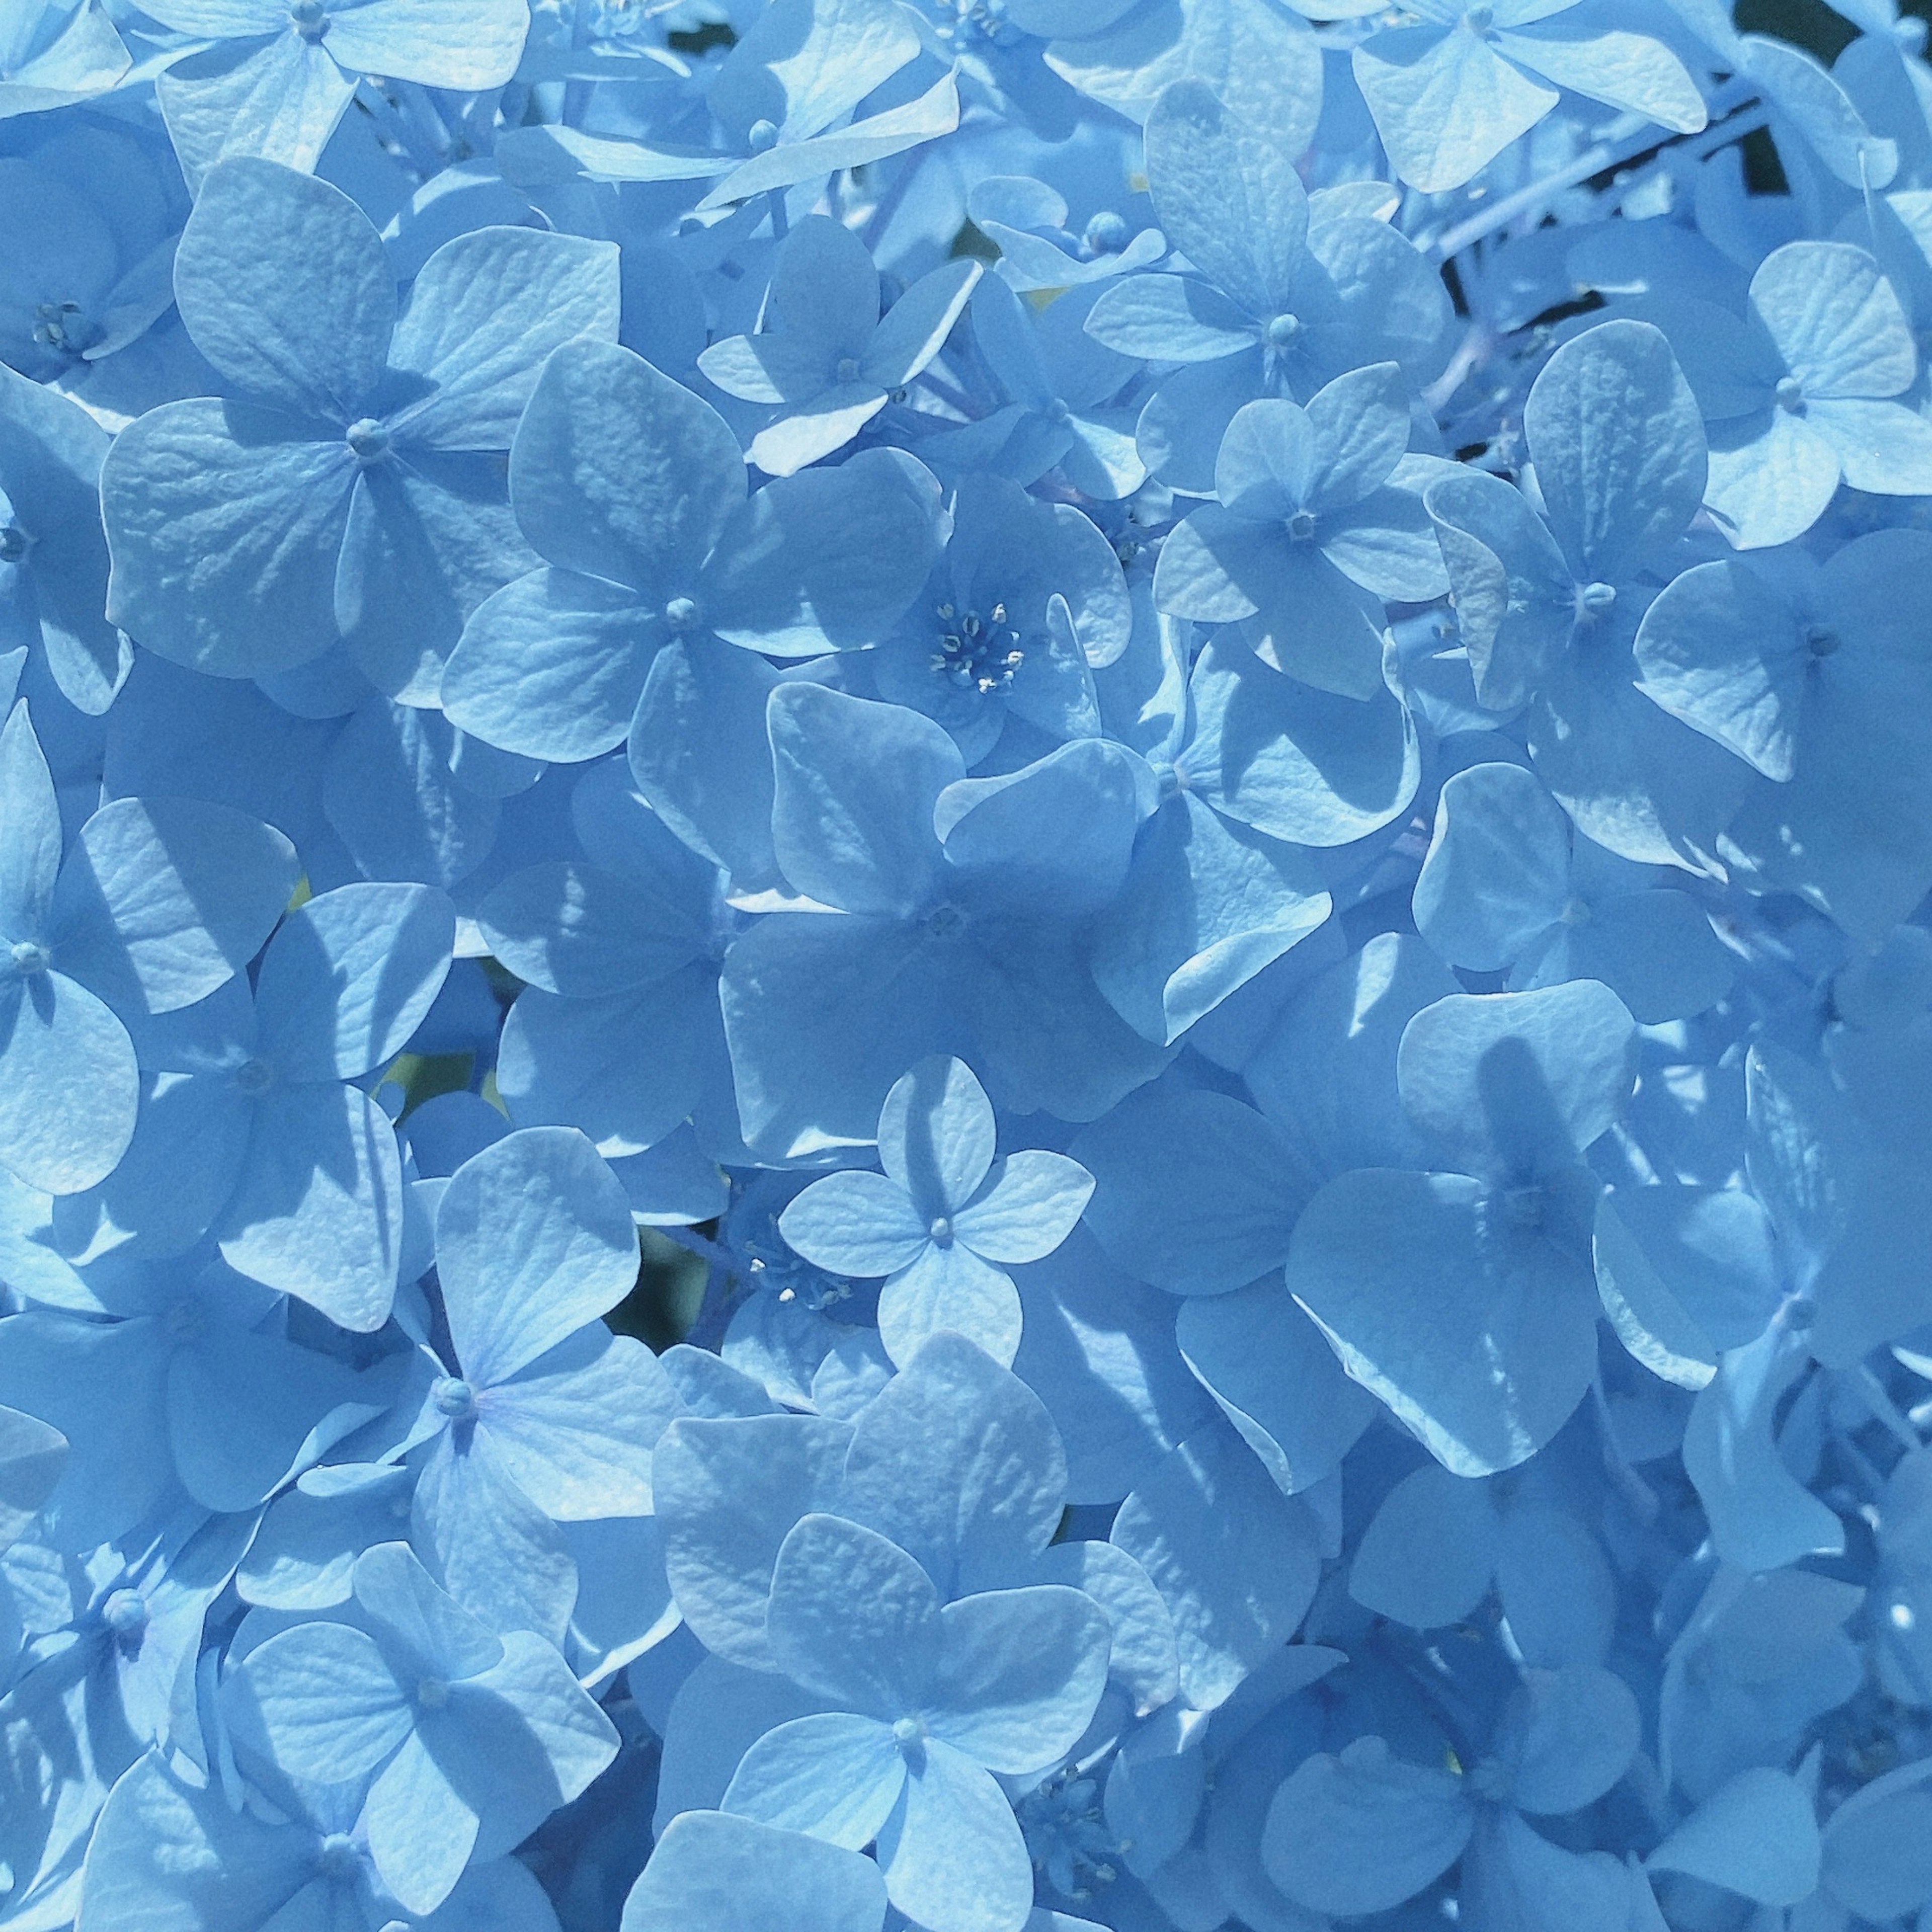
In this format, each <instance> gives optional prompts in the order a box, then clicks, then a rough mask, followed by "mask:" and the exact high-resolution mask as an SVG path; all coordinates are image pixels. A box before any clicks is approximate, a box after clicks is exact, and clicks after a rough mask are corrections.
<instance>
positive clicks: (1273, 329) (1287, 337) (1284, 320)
mask: <svg viewBox="0 0 1932 1932" xmlns="http://www.w3.org/2000/svg"><path fill="white" fill-rule="evenodd" d="M1300 335H1301V317H1300V316H1298V315H1278V316H1277V317H1275V318H1274V320H1273V321H1272V322H1271V323H1269V324H1268V347H1270V348H1271V349H1286V348H1288V347H1289V346H1290V345H1291V344H1292V343H1294V342H1295V340H1296V339H1297V338H1298V337H1299V336H1300Z"/></svg>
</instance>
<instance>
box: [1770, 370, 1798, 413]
mask: <svg viewBox="0 0 1932 1932" xmlns="http://www.w3.org/2000/svg"><path fill="white" fill-rule="evenodd" d="M1772 394H1773V395H1775V397H1776V398H1778V407H1779V408H1780V409H1781V410H1790V412H1791V413H1792V414H1793V416H1796V414H1797V413H1799V410H1802V409H1803V408H1804V407H1805V386H1804V384H1803V383H1801V382H1799V380H1798V378H1797V377H1796V376H1781V377H1779V378H1778V387H1777V388H1776V389H1775V390H1773V391H1772Z"/></svg>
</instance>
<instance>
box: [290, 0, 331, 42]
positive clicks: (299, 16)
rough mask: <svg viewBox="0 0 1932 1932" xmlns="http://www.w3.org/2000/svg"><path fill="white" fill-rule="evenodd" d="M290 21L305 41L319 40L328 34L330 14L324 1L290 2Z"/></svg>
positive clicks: (305, 0) (293, 0)
mask: <svg viewBox="0 0 1932 1932" xmlns="http://www.w3.org/2000/svg"><path fill="white" fill-rule="evenodd" d="M289 20H290V23H291V24H292V25H293V27H294V28H295V30H296V32H297V33H299V34H301V36H302V38H303V39H304V40H320V39H321V38H322V37H323V34H326V33H327V32H328V31H329V12H328V9H327V8H326V7H324V6H323V0H289Z"/></svg>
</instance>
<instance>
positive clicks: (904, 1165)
mask: <svg viewBox="0 0 1932 1932" xmlns="http://www.w3.org/2000/svg"><path fill="white" fill-rule="evenodd" d="M878 1139H879V1163H880V1166H881V1167H883V1169H884V1170H885V1172H883V1174H876V1175H875V1174H871V1173H868V1172H865V1171H864V1170H862V1169H847V1171H845V1172H843V1173H840V1174H830V1175H826V1177H825V1178H824V1179H823V1181H814V1182H813V1183H812V1184H811V1186H810V1187H808V1188H807V1189H806V1190H805V1192H804V1193H802V1194H800V1195H799V1196H796V1198H795V1199H793V1202H792V1203H791V1205H790V1206H789V1207H788V1208H786V1209H785V1211H784V1213H783V1214H781V1215H780V1216H779V1217H778V1231H779V1232H780V1233H781V1234H782V1235H784V1238H785V1239H786V1241H788V1242H789V1243H790V1244H791V1246H792V1247H794V1248H795V1249H796V1250H797V1251H798V1252H799V1253H800V1254H802V1256H804V1257H805V1259H806V1260H807V1261H808V1262H813V1263H814V1264H816V1265H817V1266H818V1267H820V1268H829V1269H831V1270H832V1271H835V1273H838V1274H847V1275H878V1274H883V1276H884V1277H886V1283H885V1286H884V1287H883V1289H880V1292H879V1334H880V1340H882V1341H883V1343H885V1345H886V1352H887V1353H888V1354H889V1355H890V1356H891V1357H892V1359H893V1361H895V1362H901V1363H903V1362H904V1361H907V1359H909V1358H910V1356H911V1355H912V1352H913V1350H914V1349H916V1348H917V1347H918V1346H919V1344H920V1343H922V1342H923V1341H924V1340H926V1337H928V1336H929V1335H932V1334H936V1333H937V1332H938V1331H940V1330H941V1329H952V1330H953V1331H956V1332H957V1333H959V1334H962V1335H965V1336H966V1337H968V1338H969V1339H970V1340H973V1341H975V1342H977V1343H979V1345H980V1347H981V1348H983V1349H985V1350H986V1352H987V1353H988V1354H989V1355H991V1356H992V1358H994V1360H995V1361H998V1362H1000V1363H1001V1364H1010V1362H1011V1361H1012V1360H1013V1352H1014V1351H1015V1350H1016V1349H1017V1348H1018V1347H1019V1339H1020V1304H1019V1292H1018V1291H1017V1290H1016V1289H1015V1288H1014V1286H1013V1281H1012V1278H1011V1277H1010V1276H1007V1275H1006V1274H1003V1273H1002V1272H1001V1267H1000V1265H1001V1263H1003V1262H1004V1263H1008V1264H1010V1263H1013V1262H1037V1261H1039V1260H1040V1259H1042V1258H1043V1257H1044V1256H1047V1255H1049V1254H1051V1253H1052V1252H1053V1250H1055V1248H1057V1247H1058V1246H1059V1245H1060V1244H1061V1242H1062V1241H1064V1240H1065V1239H1066V1238H1067V1235H1068V1233H1069V1232H1070V1230H1071V1229H1072V1228H1073V1224H1074V1223H1076V1221H1078V1220H1079V1218H1080V1214H1081V1211H1082V1209H1083V1208H1085V1206H1086V1205H1087V1199H1088V1196H1089V1195H1090V1194H1091V1193H1093V1191H1094V1182H1093V1177H1092V1176H1091V1175H1089V1174H1088V1172H1087V1170H1086V1169H1085V1168H1083V1167H1082V1166H1080V1164H1079V1163H1078V1162H1077V1161H1073V1160H1068V1159H1067V1157H1066V1156H1065V1155H1064V1154H1052V1153H1049V1152H1047V1151H1046V1150H1044V1149H1034V1150H1028V1151H1022V1152H1019V1153H1016V1154H1006V1155H1002V1156H1000V1157H998V1158H997V1159H996V1158H995V1154H994V1141H995V1133H994V1121H993V1109H992V1103H991V1102H990V1101H989V1100H987V1098H986V1089H985V1088H983V1087H982V1086H981V1085H980V1083H979V1082H978V1081H977V1080H976V1079H974V1077H973V1073H972V1070H971V1068H970V1067H967V1066H966V1065H965V1064H964V1063H963V1062H962V1061H957V1060H948V1059H941V1058H933V1059H930V1060H926V1061H921V1062H920V1063H919V1065H917V1066H916V1067H913V1069H912V1070H910V1072H909V1073H907V1074H905V1075H904V1076H903V1077H902V1078H901V1079H898V1080H897V1081H895V1082H893V1084H892V1091H890V1092H889V1094H886V1103H885V1106H884V1107H883V1109H881V1110H880V1115H879V1136H878Z"/></svg>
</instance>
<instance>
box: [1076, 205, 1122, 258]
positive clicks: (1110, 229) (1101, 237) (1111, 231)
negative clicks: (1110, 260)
mask: <svg viewBox="0 0 1932 1932" xmlns="http://www.w3.org/2000/svg"><path fill="white" fill-rule="evenodd" d="M1080 239H1081V240H1082V242H1083V243H1084V244H1085V246H1086V249H1087V252H1088V254H1090V255H1118V254H1119V253H1120V252H1121V250H1122V249H1123V248H1125V247H1126V246H1127V241H1128V230H1127V217H1126V216H1125V215H1123V214H1115V212H1114V211H1113V210H1112V208H1102V209H1101V211H1100V213H1099V214H1097V215H1095V216H1094V218H1093V220H1091V221H1090V222H1088V224H1087V226H1086V227H1085V229H1084V230H1083V231H1082V234H1081V237H1080Z"/></svg>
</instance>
